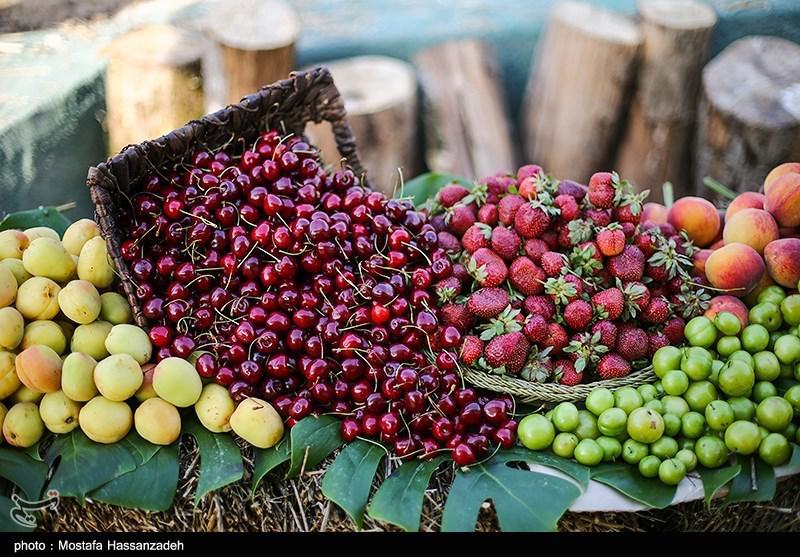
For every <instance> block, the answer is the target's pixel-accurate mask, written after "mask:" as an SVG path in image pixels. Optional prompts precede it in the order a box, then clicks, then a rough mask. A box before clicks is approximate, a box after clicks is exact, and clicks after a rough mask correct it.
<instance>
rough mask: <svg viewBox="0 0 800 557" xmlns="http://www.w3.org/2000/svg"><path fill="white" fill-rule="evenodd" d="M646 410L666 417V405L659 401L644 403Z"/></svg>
mask: <svg viewBox="0 0 800 557" xmlns="http://www.w3.org/2000/svg"><path fill="white" fill-rule="evenodd" d="M644 408H649V409H650V410H652V411H653V412H658V413H659V414H661V415H662V416H663V415H664V403H663V402H661V400H659V399H657V398H656V399H653V400H648V401H647V402H645V403H644Z"/></svg>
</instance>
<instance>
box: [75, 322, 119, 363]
mask: <svg viewBox="0 0 800 557" xmlns="http://www.w3.org/2000/svg"><path fill="white" fill-rule="evenodd" d="M110 332H111V323H107V322H106V321H95V322H94V323H89V324H87V325H79V326H78V327H75V331H74V332H73V333H72V340H71V341H70V351H71V352H83V353H84V354H88V355H89V356H91V357H92V358H94V359H95V360H98V361H99V360H102V359H103V358H105V357H106V356H108V350H106V337H107V336H108V333H110Z"/></svg>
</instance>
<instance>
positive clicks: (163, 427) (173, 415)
mask: <svg viewBox="0 0 800 557" xmlns="http://www.w3.org/2000/svg"><path fill="white" fill-rule="evenodd" d="M133 425H134V427H135V428H136V433H138V434H139V436H140V437H141V438H142V439H144V440H145V441H149V442H151V443H153V444H154V445H171V444H172V443H174V442H175V441H177V439H178V437H180V434H181V416H180V414H179V413H178V409H177V408H175V407H174V406H173V405H171V404H170V403H169V402H167V401H165V400H161V399H160V398H157V397H156V398H149V399H147V400H145V401H144V402H143V403H141V404H140V405H139V407H138V408H137V409H136V412H135V413H134V415H133Z"/></svg>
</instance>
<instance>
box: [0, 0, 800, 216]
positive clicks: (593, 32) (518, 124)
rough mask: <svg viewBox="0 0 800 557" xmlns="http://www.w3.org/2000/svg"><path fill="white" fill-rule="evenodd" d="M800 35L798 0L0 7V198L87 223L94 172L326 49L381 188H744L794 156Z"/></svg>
mask: <svg viewBox="0 0 800 557" xmlns="http://www.w3.org/2000/svg"><path fill="white" fill-rule="evenodd" d="M798 43H800V2H798V1H797V0H639V1H637V0H592V1H588V2H571V1H561V2H556V1H552V0H537V1H533V2H531V1H524V0H507V1H505V2H496V1H492V0H460V1H458V0H396V1H391V2H390V1H384V0H294V1H288V0H287V1H278V0H247V1H233V0H215V1H209V0H202V1H200V0H149V1H144V0H0V199H2V201H1V202H0V212H7V211H14V210H18V209H22V208H28V207H32V206H36V205H39V204H42V205H57V204H61V203H64V202H67V201H77V202H78V204H79V207H78V209H77V211H76V212H77V213H80V214H81V215H89V214H90V213H91V204H90V201H89V198H88V196H87V195H86V193H85V185H84V181H85V178H86V171H87V168H88V167H89V166H91V165H93V164H96V163H98V162H100V161H101V160H104V159H105V158H106V157H107V156H109V155H111V154H113V153H115V152H117V151H119V150H120V149H121V148H122V147H124V146H125V145H128V144H133V143H137V142H139V141H142V140H144V139H150V138H154V137H158V136H159V135H161V134H163V133H165V132H167V131H169V130H171V129H174V128H176V127H179V126H180V125H182V124H184V123H185V122H187V121H189V120H191V119H194V118H199V117H200V116H202V115H203V114H206V113H208V112H210V111H213V110H216V109H218V108H220V107H222V106H224V105H225V104H227V103H231V102H236V101H238V100H239V98H241V97H242V96H243V95H244V94H247V93H249V92H252V91H254V90H255V89H256V88H258V87H259V86H262V85H265V84H268V83H270V82H272V81H274V80H276V79H279V78H282V77H286V76H287V75H288V73H289V72H290V71H292V70H295V69H302V68H306V67H309V66H314V65H317V64H321V63H324V64H326V65H328V66H329V67H330V68H331V69H332V71H333V74H334V79H335V80H336V83H337V85H338V86H339V88H340V90H342V92H343V94H344V96H345V99H346V105H347V108H348V111H349V113H350V115H351V118H350V120H351V125H352V126H353V127H354V129H355V133H356V137H357V139H358V140H359V146H360V152H361V154H362V159H364V160H365V166H366V167H367V169H368V171H369V173H370V175H371V177H372V179H373V181H374V183H376V184H377V185H378V187H380V188H381V189H384V190H385V191H387V192H392V191H393V190H394V188H396V187H397V185H398V184H399V182H400V180H401V174H400V172H398V168H399V169H401V170H402V178H404V179H406V180H407V179H409V178H411V177H413V176H415V175H417V174H419V173H420V172H422V171H425V170H432V171H437V172H444V173H450V174H454V175H458V176H463V177H465V178H469V179H476V178H480V177H482V176H485V175H488V174H493V173H495V172H497V171H501V170H511V169H513V168H516V166H518V165H519V164H522V163H527V162H535V163H538V164H541V165H542V166H543V167H544V168H545V170H546V171H548V172H550V173H552V174H554V175H555V176H557V177H559V178H569V179H573V180H577V181H586V180H587V179H588V176H589V175H591V173H592V172H594V171H597V170H603V169H616V170H618V171H619V172H620V174H621V175H622V176H623V177H625V178H627V179H629V180H631V181H632V182H633V183H634V184H635V185H636V186H637V187H638V188H640V189H650V190H652V192H653V196H654V197H655V198H656V199H658V198H660V192H661V185H662V184H663V183H664V182H665V181H669V182H671V183H672V184H673V187H674V188H675V190H676V194H678V195H680V194H687V193H700V194H703V195H710V192H708V191H706V190H704V189H703V188H704V187H705V186H704V185H703V184H704V178H705V177H707V176H708V177H711V178H713V179H715V180H717V181H719V182H721V183H723V184H725V185H726V186H728V187H729V188H731V189H733V190H754V189H758V187H760V185H761V182H762V180H763V177H764V176H765V175H766V173H767V172H768V171H769V169H771V168H772V167H774V166H775V165H777V164H778V163H780V162H783V161H786V160H800V45H798ZM308 133H309V134H310V135H312V136H313V138H314V139H315V141H317V142H318V143H319V144H320V145H321V146H322V147H323V152H324V155H325V158H326V160H327V161H328V162H330V163H332V164H335V163H336V162H337V160H338V155H337V153H336V152H335V147H334V146H332V144H331V142H330V138H329V137H328V135H327V134H328V133H329V132H328V130H326V129H324V128H321V127H317V128H314V129H309V130H308ZM77 216H78V215H77V214H76V215H75V218H77Z"/></svg>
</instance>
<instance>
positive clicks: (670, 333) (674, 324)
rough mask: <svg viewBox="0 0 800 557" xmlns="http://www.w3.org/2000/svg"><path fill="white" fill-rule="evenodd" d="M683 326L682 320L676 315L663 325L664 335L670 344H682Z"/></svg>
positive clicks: (684, 324)
mask: <svg viewBox="0 0 800 557" xmlns="http://www.w3.org/2000/svg"><path fill="white" fill-rule="evenodd" d="M685 326H686V323H685V322H684V320H683V319H682V318H680V317H678V316H677V315H676V316H675V317H673V318H672V319H670V320H669V321H667V322H666V323H665V324H664V329H663V330H664V335H666V337H667V338H668V339H669V343H670V344H680V343H682V342H683V338H684V337H683V328H684V327H685Z"/></svg>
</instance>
